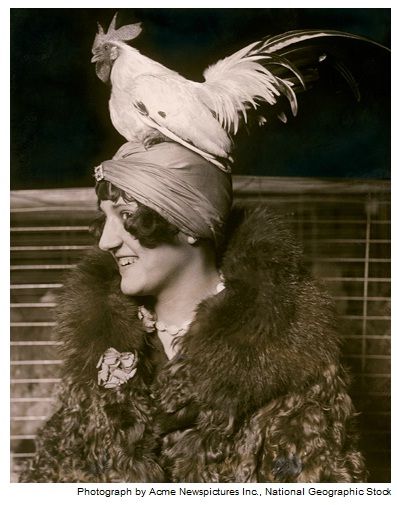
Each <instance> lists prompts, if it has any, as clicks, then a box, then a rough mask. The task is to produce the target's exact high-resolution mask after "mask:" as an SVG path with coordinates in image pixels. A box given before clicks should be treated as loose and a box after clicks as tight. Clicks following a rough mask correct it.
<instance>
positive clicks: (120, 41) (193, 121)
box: [91, 13, 383, 168]
mask: <svg viewBox="0 0 397 505" xmlns="http://www.w3.org/2000/svg"><path fill="white" fill-rule="evenodd" d="M116 16H117V13H116V15H115V16H114V18H113V20H112V22H111V24H110V26H109V29H108V31H107V33H105V32H104V30H103V28H102V27H101V25H100V24H99V23H98V33H97V35H96V37H95V40H94V44H93V47H92V52H93V57H92V60H91V61H92V62H95V63H96V73H97V75H98V77H99V78H100V79H101V80H102V81H104V82H109V81H110V84H111V96H110V101H109V109H110V117H111V120H112V123H113V126H114V127H115V128H116V130H117V131H118V132H119V133H120V134H121V135H123V136H124V137H125V138H126V139H127V140H136V141H140V142H142V143H143V144H144V145H146V146H147V145H150V144H152V143H155V142H158V141H162V140H167V139H171V140H173V141H176V142H179V143H180V144H182V145H184V146H186V147H188V148H189V149H191V150H193V151H196V152H198V153H199V154H201V155H202V156H204V157H205V158H206V159H208V160H209V161H211V162H213V163H214V164H216V165H217V166H219V167H220V168H224V167H225V160H227V159H231V158H230V153H231V150H232V140H231V135H232V134H233V135H235V134H236V133H237V131H238V128H239V126H240V124H241V122H242V121H243V122H247V111H248V110H249V109H256V108H257V107H258V106H259V105H260V104H263V103H265V104H268V105H275V104H276V103H277V101H278V99H279V98H280V97H281V96H284V97H286V98H287V99H288V101H289V104H290V107H291V111H292V113H293V115H296V113H297V109H298V106H297V100H296V94H295V90H294V89H295V88H294V86H295V87H296V84H299V85H301V86H303V87H304V80H303V77H302V75H301V74H300V72H299V71H298V69H297V68H295V67H294V65H293V64H292V63H291V62H290V59H289V56H290V55H291V56H292V54H293V52H294V47H295V46H296V45H298V46H299V44H300V43H302V42H303V41H307V40H310V39H318V38H320V37H332V36H334V37H347V38H353V39H358V40H364V41H366V42H371V43H373V44H376V43H374V42H372V41H369V40H368V39H365V38H363V37H360V36H356V35H353V34H348V33H344V32H338V31H332V30H329V31H320V30H302V31H292V32H287V33H284V34H281V35H278V36H275V37H270V38H267V39H265V40H262V41H259V42H254V43H252V44H250V45H248V46H247V47H244V48H243V49H241V50H240V51H237V52H236V53H234V54H232V55H231V56H228V57H226V58H224V59H223V60H220V61H218V62H217V63H215V64H214V65H212V66H210V67H208V68H207V69H206V70H205V72H204V78H205V82H203V83H198V82H194V81H191V80H188V79H186V78H184V77H183V76H181V75H180V74H178V73H177V72H174V71H173V70H170V69H168V68H167V67H165V66H163V65H161V64H160V63H157V62H155V61H153V60H151V59H150V58H148V57H146V56H144V55H143V54H141V53H140V52H139V51H138V50H137V49H135V48H133V47H131V46H129V45H128V44H126V41H131V40H133V39H134V38H136V37H137V36H138V35H139V34H140V33H141V31H142V29H141V24H140V23H136V24H131V25H125V26H122V27H121V28H118V29H116ZM376 45H379V44H376ZM381 47H383V46H381ZM314 54H315V58H316V59H317V63H318V60H319V59H320V60H321V59H322V58H325V55H323V54H322V53H319V52H318V51H317V52H315V53H314ZM310 59H311V60H313V54H312V53H310V58H309V62H306V63H309V65H311V64H313V61H310ZM341 71H342V73H345V77H346V78H347V79H348V80H349V79H350V81H351V83H352V79H351V76H349V74H348V72H346V69H341ZM277 74H278V75H277ZM286 74H287V77H281V75H283V76H285V75H286ZM280 119H282V120H285V115H284V114H282V115H281V116H280ZM258 120H259V122H260V123H263V122H266V119H265V118H264V117H263V116H260V117H259V118H258ZM221 160H223V162H221ZM226 165H227V164H226Z"/></svg>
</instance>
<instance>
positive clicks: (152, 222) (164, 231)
mask: <svg viewBox="0 0 397 505" xmlns="http://www.w3.org/2000/svg"><path fill="white" fill-rule="evenodd" d="M95 192H96V194H97V197H98V203H100V202H101V201H104V200H110V201H112V202H117V200H118V199H119V198H122V199H123V200H124V201H125V202H127V203H128V202H135V203H136V204H137V209H136V210H134V213H133V214H132V215H131V216H130V217H128V218H127V219H126V221H125V223H124V227H125V229H126V230H127V231H128V233H130V234H131V235H132V236H134V237H135V238H136V239H138V240H139V242H140V243H141V245H142V246H143V247H147V248H149V249H153V248H154V247H157V246H158V245H160V244H175V243H176V242H177V234H178V232H179V229H178V228H177V227H176V226H175V225H173V224H171V223H169V222H168V221H166V220H165V219H164V218H163V217H162V216H160V214H158V213H157V212H156V211H154V210H153V209H150V208H149V207H147V206H146V205H143V204H141V203H139V202H137V201H136V200H135V199H134V198H131V197H130V196H129V195H128V194H127V193H126V192H125V191H122V190H121V189H119V188H117V187H116V186H114V185H113V184H111V183H110V182H108V181H104V180H102V181H99V182H98V183H97V184H96V186H95ZM104 225H105V216H104V215H101V216H100V217H99V218H98V219H97V220H95V221H94V222H93V223H92V225H91V227H90V231H91V233H92V234H93V235H94V236H95V237H96V239H97V240H98V241H99V239H100V237H101V235H102V231H103V227H104Z"/></svg>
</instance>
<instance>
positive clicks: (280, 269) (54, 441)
mask: <svg viewBox="0 0 397 505" xmlns="http://www.w3.org/2000/svg"><path fill="white" fill-rule="evenodd" d="M231 222H232V223H233V226H232V227H229V228H230V229H229V235H230V239H229V241H228V244H227V247H226V248H225V252H224V254H223V258H222V263H221V269H222V272H223V275H224V277H225V286H226V289H225V290H223V291H222V292H220V293H218V294H217V295H214V296H213V297H211V298H208V299H206V300H205V301H203V302H202V303H201V304H200V305H199V307H198V309H197V315H196V318H195V320H194V322H193V323H192V325H191V327H190V329H189V331H188V333H187V334H186V335H185V336H183V337H182V338H181V340H180V342H179V344H180V350H179V352H178V353H177V355H176V356H175V357H174V358H173V359H172V360H170V361H168V360H167V359H166V357H165V354H164V352H163V350H162V348H161V344H160V345H159V340H158V339H157V337H156V336H155V334H149V333H146V332H145V330H144V328H143V326H142V323H141V321H140V320H139V319H138V317H137V307H138V305H139V303H140V301H139V300H135V299H133V298H131V297H127V296H124V295H123V294H122V293H121V292H120V289H119V284H120V278H119V274H118V271H117V269H116V265H115V262H114V261H113V259H112V258H111V257H110V255H109V254H107V253H102V252H100V251H94V252H93V253H91V254H90V255H88V257H87V258H86V259H85V260H84V261H83V262H82V263H81V264H80V265H79V266H78V268H77V269H76V270H75V271H74V272H73V274H72V275H71V277H70V279H69V280H68V282H67V283H66V284H67V286H66V289H65V291H64V294H63V296H62V298H61V300H60V302H59V317H58V326H57V332H58V337H59V339H60V340H61V341H62V342H63V344H62V357H63V359H64V366H63V375H62V377H63V379H62V387H61V390H60V393H59V398H58V404H59V405H58V410H57V411H56V412H55V414H54V415H53V416H52V417H51V418H50V419H49V420H48V421H47V423H46V424H45V425H44V427H43V428H42V429H41V431H40V433H39V434H38V437H37V453H36V456H35V457H34V458H33V460H32V461H31V462H30V463H29V465H28V466H27V467H26V469H25V471H24V472H23V473H22V475H21V481H22V482H164V481H165V482H362V481H364V480H365V471H364V464H363V459H362V456H361V454H360V453H359V452H358V451H357V449H356V447H355V444H356V435H355V422H354V418H355V413H354V408H353V406H352V402H351V400H350V397H349V395H348V393H347V391H346V385H347V382H348V380H347V376H346V373H345V371H344V369H343V368H342V366H341V365H340V363H339V338H338V333H337V329H336V326H335V315H334V312H333V307H332V303H331V302H330V299H329V298H328V297H327V296H325V295H324V294H323V293H322V292H321V290H319V289H318V287H317V286H316V284H315V283H314V282H313V280H312V279H311V278H310V276H309V275H308V273H307V272H306V270H305V268H304V267H303V266H302V253H301V250H300V248H299V247H298V246H297V245H296V244H295V243H294V240H293V239H292V237H291V235H290V233H289V231H287V230H286V229H285V228H284V227H283V226H282V224H281V222H280V221H279V219H278V218H276V217H275V216H273V215H272V214H271V213H270V212H269V211H267V210H266V209H263V208H262V209H257V210H254V211H247V210H245V211H243V212H240V213H239V215H237V214H235V215H233V219H232V220H231ZM236 223H237V224H236ZM109 347H113V348H115V349H117V350H119V351H120V352H125V351H134V352H137V353H138V359H139V361H138V366H137V373H136V375H135V376H134V377H133V378H132V379H130V380H129V381H128V382H126V383H125V384H123V385H122V386H120V387H119V388H116V389H105V388H104V387H103V386H99V385H98V382H97V372H98V370H97V368H96V367H97V362H98V359H99V357H100V356H101V354H102V353H104V352H105V351H106V350H107V349H108V348H109Z"/></svg>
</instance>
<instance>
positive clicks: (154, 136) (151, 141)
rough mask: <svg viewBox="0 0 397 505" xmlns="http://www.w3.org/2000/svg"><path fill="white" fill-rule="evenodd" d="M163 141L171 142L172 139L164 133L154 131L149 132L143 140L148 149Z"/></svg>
mask: <svg viewBox="0 0 397 505" xmlns="http://www.w3.org/2000/svg"><path fill="white" fill-rule="evenodd" d="M161 142H170V139H169V138H168V137H166V136H165V135H163V134H162V133H160V132H157V131H154V132H151V133H148V135H147V136H146V137H145V139H144V140H143V142H142V143H143V147H144V148H145V149H146V150H148V149H150V148H151V147H153V146H154V145H156V144H160V143H161Z"/></svg>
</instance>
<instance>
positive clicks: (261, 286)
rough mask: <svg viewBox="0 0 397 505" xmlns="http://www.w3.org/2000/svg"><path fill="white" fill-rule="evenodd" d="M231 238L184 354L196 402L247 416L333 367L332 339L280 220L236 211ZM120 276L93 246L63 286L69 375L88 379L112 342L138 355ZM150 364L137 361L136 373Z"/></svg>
mask: <svg viewBox="0 0 397 505" xmlns="http://www.w3.org/2000/svg"><path fill="white" fill-rule="evenodd" d="M229 235H230V239H229V241H228V244H227V247H226V248H225V249H226V250H225V253H224V255H223V260H222V267H221V268H222V271H223V274H224V276H225V285H226V289H225V290H224V291H223V292H221V293H219V294H218V295H216V296H214V297H211V298H209V299H207V300H205V301H204V302H202V303H201V304H200V306H199V307H198V309H197V317H196V319H195V321H194V323H193V324H192V326H191V329H190V330H189V332H188V333H187V334H186V335H185V337H184V338H183V342H182V353H181V359H182V358H183V359H184V360H185V363H186V365H187V367H188V369H189V376H190V377H191V381H192V385H193V388H194V391H195V393H196V395H197V397H198V398H199V399H200V401H201V402H203V403H204V404H206V405H209V406H212V407H214V408H216V409H218V410H224V411H228V412H231V411H233V412H236V411H238V412H240V413H244V412H247V411H250V410H252V409H254V408H257V407H259V406H260V405H263V404H264V402H266V401H269V400H270V399H272V398H275V397H277V396H280V395H283V394H285V393H286V392H291V391H301V390H303V389H304V388H305V387H307V386H308V385H309V384H313V383H314V382H315V381H317V380H318V379H319V377H320V376H322V375H323V373H324V370H325V369H327V368H329V367H330V366H332V365H335V364H336V362H337V359H338V352H339V351H338V348H339V345H338V337H337V333H336V331H335V328H334V315H333V310H332V304H331V303H330V301H329V299H328V298H327V297H325V296H324V295H323V294H322V293H321V292H320V291H319V290H318V289H317V287H316V285H315V284H314V283H313V282H312V280H311V279H310V277H309V276H308V274H307V272H306V271H305V269H304V268H303V267H302V253H301V250H300V248H299V247H297V245H296V244H295V242H294V240H293V238H292V236H291V234H290V233H289V231H288V230H287V229H286V228H285V227H284V226H283V225H282V223H281V221H280V220H279V219H278V218H277V217H275V216H274V215H273V214H271V213H270V212H269V211H268V210H266V209H264V208H260V209H256V210H254V211H247V210H245V211H235V212H234V213H233V214H232V218H231V220H230V224H229ZM119 282H120V278H119V274H118V272H117V269H116V265H115V264H114V261H113V259H112V258H111V257H110V255H109V254H107V253H102V252H100V251H97V250H95V251H93V252H92V253H90V254H89V255H88V256H87V258H86V259H85V260H84V261H83V262H82V263H81V264H80V265H79V266H78V268H77V269H76V270H75V271H74V272H73V273H72V275H71V276H70V278H69V279H68V281H67V283H66V289H65V292H64V294H63V295H62V298H61V300H60V303H59V316H58V321H59V326H58V334H59V338H60V339H61V340H62V341H63V343H64V344H63V357H64V360H65V367H64V369H65V373H66V375H67V376H68V377H72V381H76V382H77V383H85V384H90V383H92V381H95V380H96V373H97V371H96V364H97V361H98V358H99V356H100V355H101V354H102V353H103V352H104V351H105V350H106V349H107V348H109V347H115V348H116V349H118V350H120V351H128V350H138V352H141V353H142V354H143V353H144V350H145V348H146V347H145V346H147V345H148V341H147V334H146V333H145V331H144V329H143V328H142V324H141V322H140V321H139V320H138V318H137V301H136V300H134V299H133V298H130V297H127V296H125V295H123V294H122V293H121V292H120V289H119ZM150 366H151V365H150V363H149V362H148V361H144V362H143V364H142V366H141V369H140V373H141V376H143V377H145V374H146V375H148V374H150Z"/></svg>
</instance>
